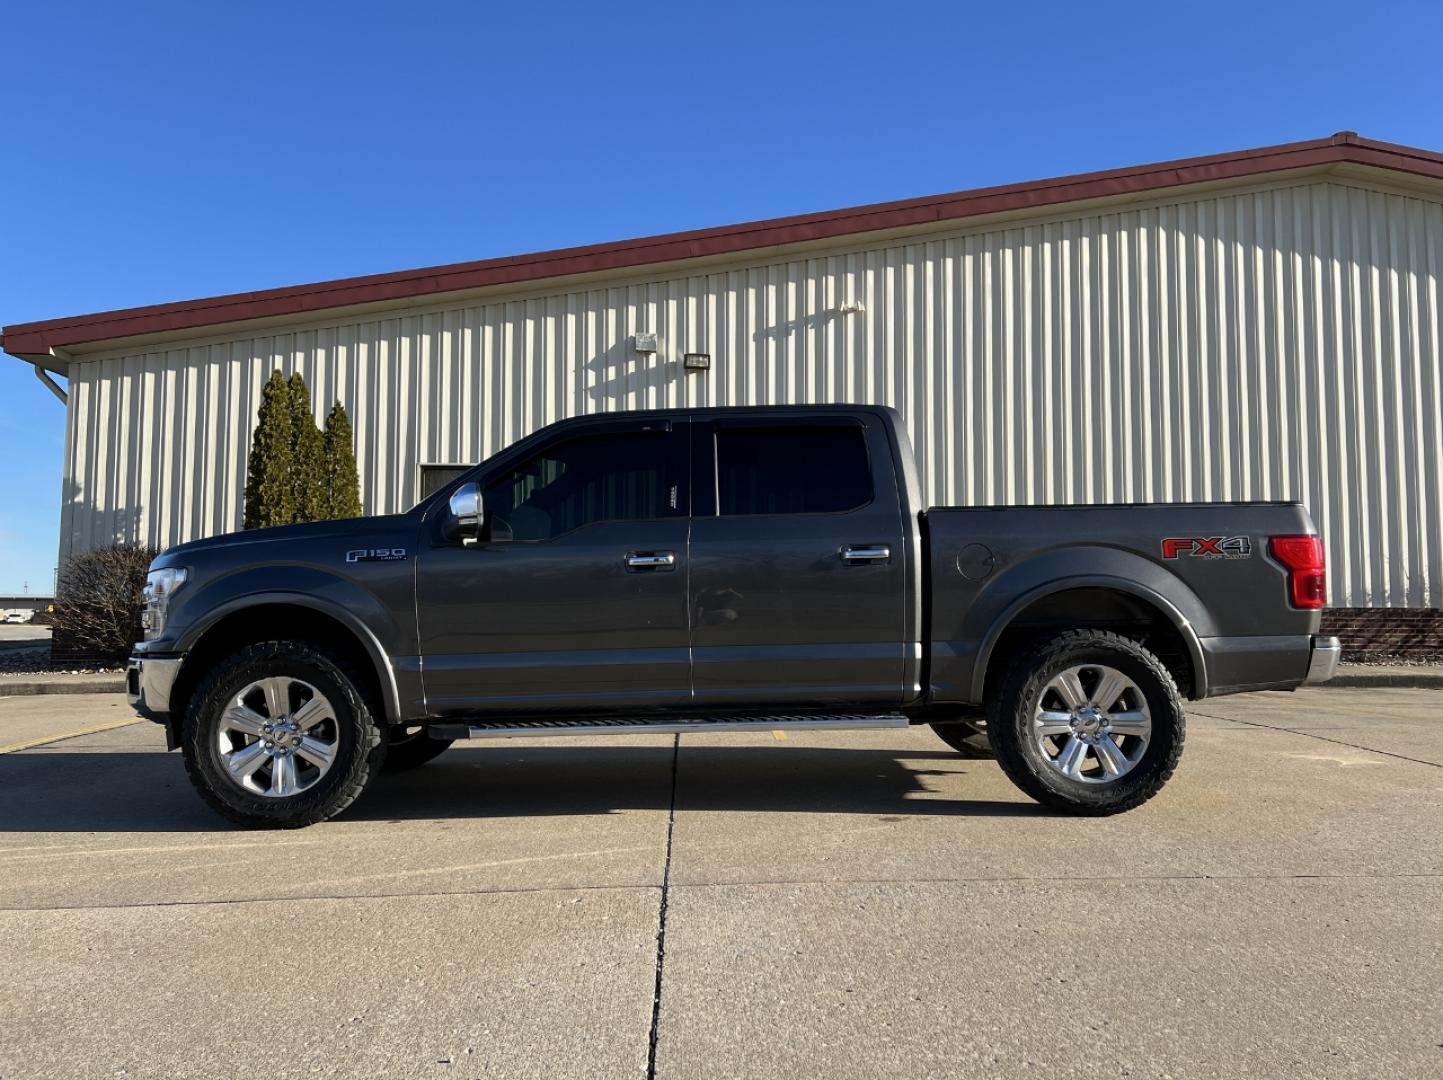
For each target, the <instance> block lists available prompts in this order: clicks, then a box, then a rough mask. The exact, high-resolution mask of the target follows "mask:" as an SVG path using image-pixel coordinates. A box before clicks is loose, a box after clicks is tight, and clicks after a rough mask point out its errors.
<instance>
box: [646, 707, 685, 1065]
mask: <svg viewBox="0 0 1443 1080" xmlns="http://www.w3.org/2000/svg"><path fill="white" fill-rule="evenodd" d="M680 757H681V736H680V735H673V736H672V742H671V805H670V806H669V807H668V809H667V813H666V858H665V859H664V860H663V862H662V870H661V903H660V904H659V905H658V908H659V910H658V912H657V917H656V985H655V986H654V987H653V988H652V994H651V1031H650V1034H649V1035H648V1038H647V1046H646V1080H656V1040H657V1036H658V1034H659V1033H660V1030H661V979H662V971H663V969H664V968H665V967H666V911H667V903H668V901H669V900H670V899H671V841H672V835H673V834H674V833H675V831H676V778H677V771H678V770H677V765H678V759H679V758H680Z"/></svg>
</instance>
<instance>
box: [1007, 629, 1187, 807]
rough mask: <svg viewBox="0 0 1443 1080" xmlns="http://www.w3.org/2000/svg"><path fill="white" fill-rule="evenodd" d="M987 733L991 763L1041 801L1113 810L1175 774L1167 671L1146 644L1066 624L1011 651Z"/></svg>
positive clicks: (1177, 706) (1176, 721)
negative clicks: (1060, 630)
mask: <svg viewBox="0 0 1443 1080" xmlns="http://www.w3.org/2000/svg"><path fill="white" fill-rule="evenodd" d="M987 732H988V738H989V739H990V740H991V743H992V748H993V750H994V752H995V753H996V755H997V762H998V764H1000V765H1001V766H1002V768H1003V770H1004V771H1005V772H1006V773H1007V775H1008V777H1009V778H1010V779H1011V780H1012V782H1013V783H1014V784H1016V785H1017V786H1018V787H1019V788H1021V789H1022V790H1023V791H1024V792H1026V793H1027V794H1028V795H1030V796H1032V798H1034V799H1036V800H1037V801H1038V802H1040V803H1042V804H1043V805H1045V806H1050V807H1053V808H1054V809H1057V810H1063V811H1066V812H1068V813H1073V814H1092V815H1101V814H1116V813H1119V812H1121V811H1123V810H1130V809H1132V808H1133V807H1135V806H1139V805H1141V804H1142V803H1144V802H1146V801H1147V800H1148V799H1150V798H1152V797H1153V796H1154V795H1156V794H1157V793H1158V792H1159V791H1161V790H1162V787H1163V785H1164V784H1166V783H1167V781H1168V779H1169V778H1170V777H1171V776H1172V774H1173V770H1174V769H1176V768H1177V763H1178V759H1179V757H1180V756H1181V755H1182V745H1183V732H1184V717H1183V707H1182V701H1181V699H1180V698H1179V696H1178V691H1177V685H1176V684H1175V683H1174V682H1173V678H1172V676H1171V675H1170V674H1169V673H1168V670H1167V668H1165V667H1164V666H1163V665H1162V663H1161V662H1160V661H1159V660H1158V658H1157V657H1156V656H1154V655H1153V654H1152V653H1150V652H1149V651H1148V650H1147V649H1145V648H1143V646H1141V645H1139V644H1138V643H1137V642H1135V641H1133V640H1131V639H1129V638H1125V637H1122V636H1121V635H1119V634H1114V633H1111V632H1109V631H1104V630H1068V631H1064V632H1063V633H1060V634H1058V635H1057V636H1055V637H1052V638H1044V639H1041V640H1038V641H1036V642H1034V643H1033V644H1032V645H1030V646H1026V647H1024V648H1023V649H1021V650H1020V651H1018V652H1017V653H1014V654H1013V655H1012V657H1011V660H1010V663H1009V665H1008V667H1007V669H1006V670H1005V672H1004V674H1003V675H1002V678H1001V679H1000V681H999V682H998V684H997V686H996V689H995V691H994V692H993V693H992V694H990V695H989V699H988V701H987Z"/></svg>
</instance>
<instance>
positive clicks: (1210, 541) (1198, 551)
mask: <svg viewBox="0 0 1443 1080" xmlns="http://www.w3.org/2000/svg"><path fill="white" fill-rule="evenodd" d="M1252 553H1253V542H1252V541H1251V540H1249V539H1248V538H1247V537H1246V536H1169V537H1168V538H1167V539H1166V540H1164V541H1163V542H1162V557H1163V558H1164V559H1176V558H1177V557H1178V556H1179V555H1189V556H1193V557H1201V558H1204V559H1246V558H1247V557H1248V556H1249V555H1251V554H1252Z"/></svg>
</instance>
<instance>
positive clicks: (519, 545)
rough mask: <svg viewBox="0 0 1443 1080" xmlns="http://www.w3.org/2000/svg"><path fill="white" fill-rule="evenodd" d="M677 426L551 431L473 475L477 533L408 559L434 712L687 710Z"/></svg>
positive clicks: (681, 457)
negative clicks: (478, 494) (481, 523)
mask: <svg viewBox="0 0 1443 1080" xmlns="http://www.w3.org/2000/svg"><path fill="white" fill-rule="evenodd" d="M687 427H688V425H687V424H686V423H685V422H684V421H657V420H652V421H643V420H637V421H630V422H628V421H618V422H616V423H615V424H608V425H606V427H605V429H604V430H601V431H596V430H594V429H590V428H588V429H587V430H586V432H585V433H578V434H576V435H567V434H565V433H559V434H558V436H557V439H556V440H555V441H553V442H549V443H546V444H544V445H542V446H541V447H539V448H538V449H536V450H535V451H534V452H532V453H530V454H529V455H527V457H526V459H525V460H523V461H520V462H516V461H510V462H508V463H506V464H505V466H504V467H501V468H500V469H499V471H498V472H497V473H496V474H494V475H487V476H485V477H484V478H483V485H484V506H485V510H486V514H487V517H488V520H489V537H490V538H489V539H483V540H481V541H480V542H478V543H476V544H474V545H469V546H466V545H462V544H459V543H458V544H451V543H447V542H445V541H444V539H442V538H441V537H439V535H437V536H433V539H432V546H431V547H429V548H428V549H425V550H423V552H422V555H421V557H420V561H419V566H418V575H419V579H418V581H417V589H416V592H417V601H418V603H417V606H418V625H419V629H420V638H421V653H422V661H421V662H422V673H423V678H424V681H425V687H426V703H427V708H428V710H429V711H430V712H431V713H432V714H433V715H438V716H445V715H459V714H465V713H472V712H477V711H489V712H502V713H504V712H528V711H542V710H547V711H556V712H567V711H582V710H587V711H589V710H594V709H618V710H626V711H630V712H635V711H637V710H646V709H648V708H660V707H666V706H675V705H681V704H685V703H686V701H687V700H688V698H689V697H690V685H689V676H690V671H689V668H690V663H689V660H690V658H689V641H688V633H689V627H688V620H687V597H686V576H687V575H686V558H687V551H686V546H687V527H688V522H687V510H688V505H689V495H688V492H687V491H686V490H685V488H686V483H687V478H688V445H687V442H688V440H687Z"/></svg>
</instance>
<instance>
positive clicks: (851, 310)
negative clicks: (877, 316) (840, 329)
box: [837, 300, 867, 315]
mask: <svg viewBox="0 0 1443 1080" xmlns="http://www.w3.org/2000/svg"><path fill="white" fill-rule="evenodd" d="M866 310H867V309H866V307H864V306H863V304H862V301H860V300H848V301H847V302H846V303H845V304H840V305H838V307H837V314H838V315H860V314H861V313H862V312H864V311H866Z"/></svg>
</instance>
